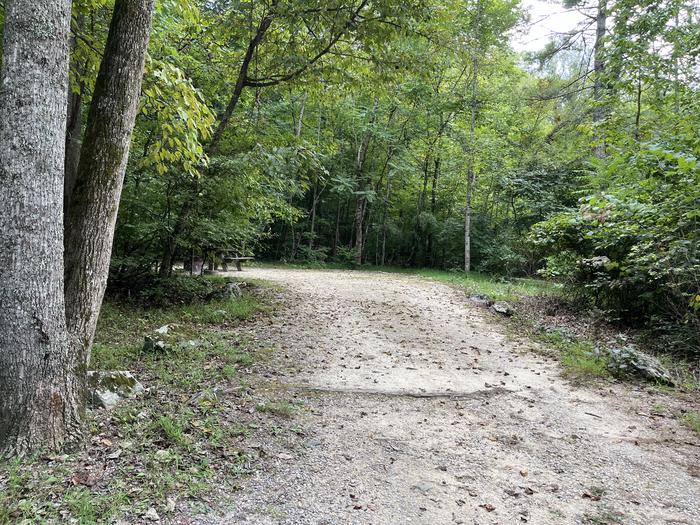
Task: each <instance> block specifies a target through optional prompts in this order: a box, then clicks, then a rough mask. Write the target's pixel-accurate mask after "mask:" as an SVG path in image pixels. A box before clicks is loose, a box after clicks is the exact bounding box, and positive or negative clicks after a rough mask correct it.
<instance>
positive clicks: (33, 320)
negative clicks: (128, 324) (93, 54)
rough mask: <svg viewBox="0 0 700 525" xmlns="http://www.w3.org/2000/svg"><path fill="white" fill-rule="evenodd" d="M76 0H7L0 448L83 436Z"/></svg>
mask: <svg viewBox="0 0 700 525" xmlns="http://www.w3.org/2000/svg"><path fill="white" fill-rule="evenodd" d="M69 24H70V1H69V0H32V1H28V0H7V1H6V2H5V28H4V40H3V51H4V53H3V61H2V70H1V71H0V85H1V86H2V89H1V90H0V115H2V118H1V119H0V269H1V270H0V304H1V305H2V307H1V308H0V455H12V454H25V453H30V452H34V451H39V450H42V449H50V450H58V449H60V448H62V447H63V446H64V445H65V444H69V443H71V444H72V443H76V442H79V441H80V439H81V419H82V417H81V416H82V413H81V406H82V404H81V400H80V398H81V392H80V390H79V385H78V384H77V383H76V381H75V377H76V367H77V366H78V363H77V361H76V356H75V354H74V351H73V350H74V348H73V345H71V344H70V343H69V336H68V332H67V330H66V321H65V308H64V296H63V216H62V215H63V182H64V181H63V169H64V166H63V162H64V155H65V146H66V143H65V140H66V134H65V133H66V114H67V107H66V93H67V90H68V34H69Z"/></svg>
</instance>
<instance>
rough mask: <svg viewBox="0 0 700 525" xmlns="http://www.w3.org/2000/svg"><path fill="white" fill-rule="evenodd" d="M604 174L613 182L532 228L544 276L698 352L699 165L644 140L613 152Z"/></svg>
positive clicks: (691, 352)
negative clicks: (638, 146) (634, 148)
mask: <svg viewBox="0 0 700 525" xmlns="http://www.w3.org/2000/svg"><path fill="white" fill-rule="evenodd" d="M612 172H614V173H612ZM605 176H606V177H608V178H612V179H613V180H615V181H616V184H615V185H614V186H613V187H611V188H609V190H608V191H606V192H604V193H603V192H600V193H596V194H593V195H590V196H589V197H586V198H584V199H582V200H581V202H580V207H579V209H578V210H571V211H568V212H564V213H560V214H557V215H555V216H553V217H551V218H550V219H548V220H547V221H544V222H541V223H539V224H537V225H535V226H534V227H533V232H532V240H533V241H534V244H535V245H537V246H538V247H540V248H543V249H544V250H545V253H546V254H547V258H546V268H545V269H544V270H543V274H545V275H546V276H548V277H551V278H555V279H558V280H560V281H563V282H565V283H567V284H568V285H569V289H570V291H571V292H573V293H575V294H576V295H577V296H578V297H580V298H584V299H585V300H586V301H588V302H589V303H590V305H593V306H595V307H597V308H600V309H602V310H604V311H607V312H608V314H609V316H610V317H611V318H612V319H615V320H621V321H624V322H625V323H627V324H632V325H637V326H646V327H651V328H652V329H653V330H654V331H656V332H657V336H664V335H666V336H669V335H670V336H671V338H672V339H673V341H674V343H675V346H676V347H677V348H678V349H680V350H683V352H684V353H685V354H688V355H700V315H699V314H700V250H699V247H700V225H699V224H698V218H700V206H699V204H698V203H700V164H699V163H697V162H696V160H695V159H694V158H693V157H692V156H688V155H685V154H684V153H681V152H673V151H667V150H664V149H661V148H659V147H652V146H648V147H647V148H646V149H642V150H641V151H639V152H637V153H636V154H626V155H624V156H623V155H619V156H617V157H615V156H613V157H612V158H611V159H610V160H609V163H608V166H607V172H606V173H605ZM667 343H668V339H666V344H667Z"/></svg>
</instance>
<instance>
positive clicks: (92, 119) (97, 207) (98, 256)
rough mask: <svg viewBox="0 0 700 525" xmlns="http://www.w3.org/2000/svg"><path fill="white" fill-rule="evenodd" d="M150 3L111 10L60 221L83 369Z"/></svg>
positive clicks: (124, 0)
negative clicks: (64, 215) (67, 205)
mask: <svg viewBox="0 0 700 525" xmlns="http://www.w3.org/2000/svg"><path fill="white" fill-rule="evenodd" d="M153 3H154V0H117V1H116V3H115V5H114V12H113V14H112V22H111V25H110V28H109V34H108V36H107V45H106V47H105V52H104V57H103V59H102V63H101V64H100V71H99V73H98V76H97V81H96V83H95V90H94V94H93V99H92V103H91V106H90V111H89V113H88V120H87V126H86V130H85V140H84V142H83V147H82V151H81V154H80V162H79V165H78V173H77V177H76V182H75V187H74V189H73V195H72V196H71V207H70V210H69V214H68V217H67V220H66V224H67V228H66V258H65V260H66V281H65V294H66V321H67V324H68V329H69V331H70V332H71V334H72V335H73V336H75V338H76V339H77V344H78V347H79V351H80V353H81V356H80V359H81V362H82V363H83V366H84V367H86V366H87V363H89V360H90V347H91V345H92V341H93V338H94V335H95V326H96V324H97V317H98V315H99V312H100V306H101V304H102V297H103V295H104V291H105V286H106V284H107V274H108V270H109V259H110V256H111V253H112V240H113V237H114V226H115V222H116V220H117V210H118V207H119V199H120V197H121V190H122V183H123V180H124V172H125V170H126V163H127V160H128V156H129V145H130V143H131V134H132V131H133V129H134V122H135V119H136V112H137V109H138V101H139V95H140V93H141V80H142V77H143V68H144V62H145V59H146V48H147V46H148V38H149V34H150V27H151V16H152V13H153ZM83 372H84V370H83ZM82 375H83V376H84V373H83V374H82Z"/></svg>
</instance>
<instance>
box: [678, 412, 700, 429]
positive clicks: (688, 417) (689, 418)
mask: <svg viewBox="0 0 700 525" xmlns="http://www.w3.org/2000/svg"><path fill="white" fill-rule="evenodd" d="M681 422H682V423H683V424H684V425H685V426H686V427H688V428H689V429H690V430H692V431H693V432H695V433H696V434H700V413H698V412H686V413H685V414H683V416H682V417H681Z"/></svg>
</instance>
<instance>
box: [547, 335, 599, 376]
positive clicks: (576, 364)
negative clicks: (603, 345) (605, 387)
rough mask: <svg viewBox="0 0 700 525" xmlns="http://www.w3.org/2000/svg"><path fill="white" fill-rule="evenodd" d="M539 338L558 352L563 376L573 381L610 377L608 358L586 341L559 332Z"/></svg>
mask: <svg viewBox="0 0 700 525" xmlns="http://www.w3.org/2000/svg"><path fill="white" fill-rule="evenodd" d="M539 338H540V339H541V340H542V341H543V342H545V343H547V344H550V345H552V346H554V347H555V348H557V349H558V350H559V351H560V356H561V357H560V359H561V363H562V366H563V367H564V371H565V374H566V375H567V376H569V377H571V378H574V379H593V378H607V377H610V372H609V370H608V363H609V360H608V356H607V354H606V353H605V352H600V351H599V350H598V349H597V348H596V346H595V345H594V344H593V343H592V342H591V341H588V340H586V339H581V338H576V337H572V336H569V335H566V334H564V333H562V332H559V331H548V332H544V333H542V334H540V335H539Z"/></svg>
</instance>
